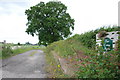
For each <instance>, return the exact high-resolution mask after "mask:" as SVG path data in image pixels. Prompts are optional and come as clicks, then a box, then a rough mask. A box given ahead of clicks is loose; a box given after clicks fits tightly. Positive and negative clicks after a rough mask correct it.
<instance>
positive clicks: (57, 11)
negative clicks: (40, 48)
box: [25, 1, 74, 45]
mask: <svg viewBox="0 0 120 80" xmlns="http://www.w3.org/2000/svg"><path fill="white" fill-rule="evenodd" d="M66 10H67V7H66V6H65V5H64V4H63V3H61V2H58V1H50V2H48V3H46V4H45V3H44V2H40V3H39V4H37V5H35V6H33V7H30V9H28V10H26V11H25V14H26V15H27V19H28V23H27V26H28V28H27V30H26V32H27V33H28V34H31V35H32V36H34V35H35V34H36V35H37V36H38V38H39V44H41V45H48V44H50V43H52V42H54V41H58V40H63V39H64V38H67V37H68V36H69V35H71V34H72V33H71V30H74V19H71V17H70V15H69V14H68V13H67V12H66Z"/></svg>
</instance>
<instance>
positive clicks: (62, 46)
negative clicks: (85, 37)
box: [45, 35, 120, 78]
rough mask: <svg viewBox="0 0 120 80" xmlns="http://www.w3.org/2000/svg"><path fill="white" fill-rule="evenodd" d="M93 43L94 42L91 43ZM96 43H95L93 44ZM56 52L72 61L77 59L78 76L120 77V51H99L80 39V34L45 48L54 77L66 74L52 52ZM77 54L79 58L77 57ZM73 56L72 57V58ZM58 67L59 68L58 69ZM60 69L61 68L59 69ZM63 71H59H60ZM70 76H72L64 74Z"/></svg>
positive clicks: (50, 70) (49, 70) (49, 68)
mask: <svg viewBox="0 0 120 80" xmlns="http://www.w3.org/2000/svg"><path fill="white" fill-rule="evenodd" d="M91 45H92V44H91ZM93 45H94V44H93ZM53 51H54V52H55V53H56V54H58V55H59V56H60V57H62V58H66V59H70V60H73V59H74V61H71V63H74V62H75V61H77V65H78V66H79V68H78V71H77V73H76V76H75V77H77V78H118V77H119V76H118V74H119V73H120V70H119V69H118V68H119V67H118V65H117V64H118V61H119V60H118V58H119V52H117V51H112V52H109V53H103V52H101V53H99V55H98V52H97V51H96V50H94V49H93V48H92V47H91V48H88V47H86V46H84V45H83V43H81V41H80V36H78V35H75V36H73V37H71V38H69V39H67V40H61V41H57V42H54V43H52V44H51V45H48V46H47V48H46V49H45V53H46V59H47V62H48V64H49V66H50V67H48V72H50V73H51V74H52V77H56V78H59V77H60V75H65V74H64V73H63V72H62V69H61V67H59V68H57V66H58V65H60V64H59V62H56V60H55V59H54V56H53V54H52V52H53ZM75 56H77V58H76V57H75ZM71 57H72V59H71ZM56 69H57V70H56ZM59 69H60V70H59ZM58 70H59V71H61V72H59V71H58ZM62 77H63V78H70V77H71V76H62Z"/></svg>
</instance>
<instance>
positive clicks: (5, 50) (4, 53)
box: [2, 45, 13, 58]
mask: <svg viewBox="0 0 120 80" xmlns="http://www.w3.org/2000/svg"><path fill="white" fill-rule="evenodd" d="M12 54H13V51H12V49H11V48H10V46H8V45H4V46H3V47H2V58H5V57H7V56H10V55H12Z"/></svg>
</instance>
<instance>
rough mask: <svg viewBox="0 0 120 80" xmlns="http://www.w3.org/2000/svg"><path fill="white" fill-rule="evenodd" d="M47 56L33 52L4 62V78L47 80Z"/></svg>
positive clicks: (36, 51) (41, 52)
mask: <svg viewBox="0 0 120 80" xmlns="http://www.w3.org/2000/svg"><path fill="white" fill-rule="evenodd" d="M45 65H46V64H45V55H44V53H43V51H41V50H31V51H28V52H25V53H22V54H19V55H16V56H13V57H11V58H8V59H4V60H2V78H45V77H46V72H45V70H44V67H45Z"/></svg>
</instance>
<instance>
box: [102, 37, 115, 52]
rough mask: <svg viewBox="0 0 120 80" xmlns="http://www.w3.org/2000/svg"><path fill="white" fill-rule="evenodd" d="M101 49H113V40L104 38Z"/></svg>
mask: <svg viewBox="0 0 120 80" xmlns="http://www.w3.org/2000/svg"><path fill="white" fill-rule="evenodd" d="M103 49H104V50H105V51H111V50H113V41H112V40H111V39H110V38H105V39H104V43H103Z"/></svg>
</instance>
